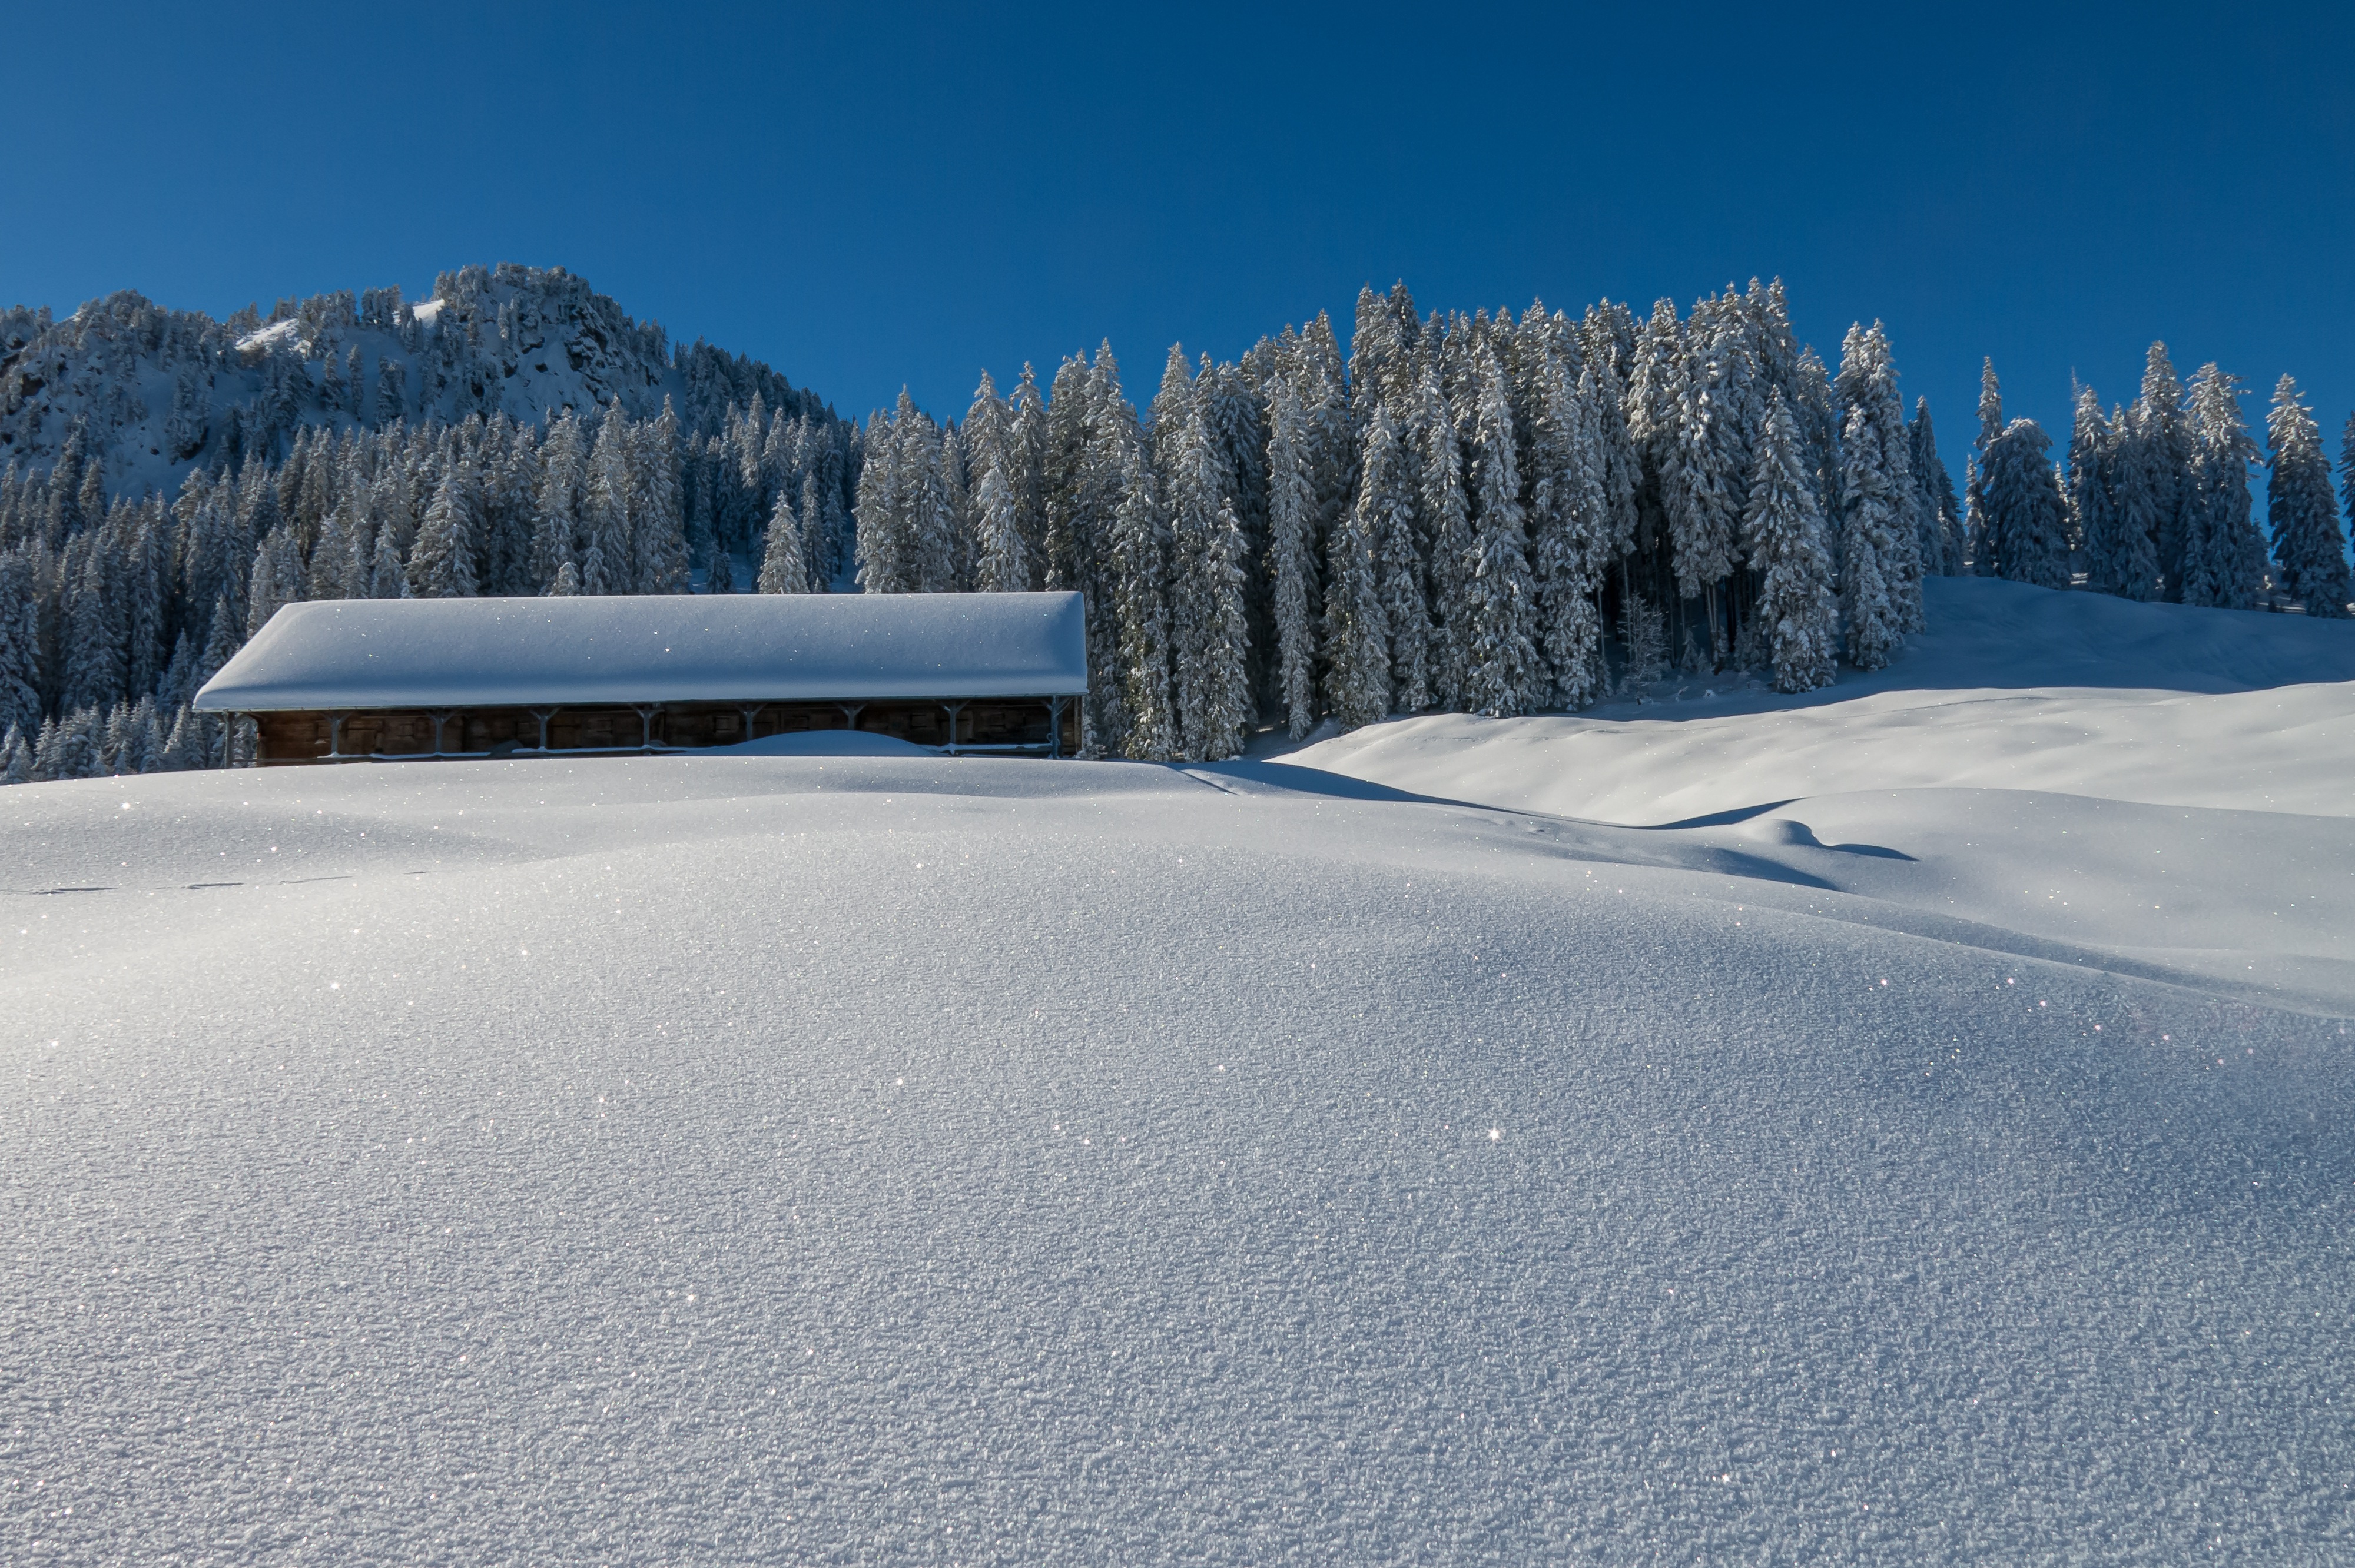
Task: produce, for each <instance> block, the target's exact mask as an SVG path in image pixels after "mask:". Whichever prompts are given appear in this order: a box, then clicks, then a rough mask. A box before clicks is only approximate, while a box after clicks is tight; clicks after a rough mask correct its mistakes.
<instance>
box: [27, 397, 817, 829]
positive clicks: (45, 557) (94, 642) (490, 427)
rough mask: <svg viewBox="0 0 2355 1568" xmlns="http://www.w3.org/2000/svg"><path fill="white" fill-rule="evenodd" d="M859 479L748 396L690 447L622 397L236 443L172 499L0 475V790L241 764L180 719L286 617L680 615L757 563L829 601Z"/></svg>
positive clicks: (43, 477)
mask: <svg viewBox="0 0 2355 1568" xmlns="http://www.w3.org/2000/svg"><path fill="white" fill-rule="evenodd" d="M858 461H859V453H858V432H857V431H856V429H854V428H853V427H850V426H848V425H847V424H845V423H843V422H841V421H839V420H837V419H835V418H832V417H831V415H830V414H827V413H826V412H825V411H824V410H823V409H822V408H821V409H820V410H818V411H817V412H815V414H813V412H812V411H810V410H809V409H808V408H804V407H800V406H798V405H797V406H796V407H795V408H792V409H778V410H775V411H773V412H772V411H770V410H769V409H767V408H765V406H764V404H763V400H762V397H761V396H760V395H759V394H758V393H757V392H756V393H755V394H754V395H753V398H752V404H751V408H743V409H739V408H723V409H722V411H721V415H720V418H719V429H716V430H714V431H712V432H711V433H709V435H697V434H693V433H683V432H682V431H681V429H680V424H679V420H678V418H677V413H676V411H675V409H674V408H672V407H671V405H670V403H669V401H668V400H667V399H666V400H665V401H664V403H663V404H662V406H661V408H660V411H659V412H658V413H657V414H655V416H654V417H653V418H645V419H634V418H632V417H631V416H630V414H629V413H628V412H627V410H626V409H625V408H623V405H622V403H621V401H620V399H619V398H618V397H617V398H616V399H615V400H614V401H613V403H612V404H611V405H610V406H608V407H607V408H605V409H603V410H602V412H600V411H597V410H593V409H592V410H591V411H590V412H588V413H587V414H585V415H584V414H576V413H574V412H573V411H571V410H570V409H567V410H564V411H563V412H561V413H559V414H558V415H557V416H556V417H555V418H552V419H551V420H549V422H548V423H547V424H546V425H544V426H537V425H531V424H524V423H518V422H517V421H515V420H513V419H510V418H507V417H506V415H504V414H496V413H495V414H493V415H492V416H491V417H490V418H487V419H485V418H482V417H480V416H474V415H470V416H468V417H467V418H464V419H463V420H461V421H459V422H457V423H454V424H443V423H439V422H432V423H427V424H423V425H417V426H410V425H407V424H403V423H400V422H399V421H396V422H394V423H393V424H391V425H389V426H387V427H385V428H382V429H376V430H366V429H359V428H357V427H356V426H354V425H350V424H346V425H345V426H344V427H343V428H342V429H340V430H338V429H331V428H328V427H326V426H324V425H322V426H308V425H305V426H298V427H297V429H296V430H295V432H294V434H293V438H292V440H291V442H290V443H289V445H288V447H287V450H286V452H285V456H284V458H283V460H282V461H272V459H271V458H270V456H268V455H267V454H266V453H265V452H264V451H262V450H257V449H255V448H253V447H250V446H249V447H248V448H247V450H246V452H245V455H244V457H243V459H242V461H240V463H239V464H238V465H237V467H236V468H235V469H234V470H231V469H229V468H228V467H226V466H224V467H221V468H218V469H213V468H208V467H202V466H199V467H196V468H193V469H191V470H190V471H188V473H187V476H186V479H185V480H184V481H183V482H182V483H181V485H180V487H179V491H178V493H177V494H176V496H174V497H169V498H167V497H166V496H165V494H163V493H161V492H150V493H147V494H146V495H144V497H141V498H139V499H136V500H133V499H131V498H128V497H121V496H118V497H115V498H113V499H112V500H110V499H109V495H108V485H107V482H106V476H105V472H104V464H103V461H102V460H101V458H99V457H98V456H96V455H93V454H92V453H91V451H90V450H89V443H88V441H87V440H86V438H85V436H84V434H83V432H81V431H80V430H77V431H74V432H72V433H70V434H69V436H68V438H67V439H66V440H65V443H64V447H63V450H62V451H61V452H60V454H59V459H58V461H56V462H55V463H54V464H53V465H52V466H51V467H50V468H49V469H48V471H46V472H35V473H32V474H28V475H20V474H19V473H18V472H17V470H16V466H15V465H14V464H11V465H9V466H8V467H7V468H6V469H5V470H0V731H5V735H4V736H0V778H5V779H6V780H7V781H8V782H20V781H23V780H26V779H72V778H83V777H89V776H91V775H96V774H107V773H128V772H144V771H148V770H152V769H160V768H203V767H212V766H218V765H221V764H222V763H224V762H228V761H231V760H234V759H235V756H234V751H233V747H234V745H235V738H236V737H234V736H231V735H230V734H229V731H228V729H227V728H226V726H223V725H222V724H221V723H220V721H218V720H217V719H214V718H211V717H208V716H207V715H199V714H196V713H193V712H192V711H190V709H189V707H188V703H189V699H190V698H192V697H193V696H194V695H195V694H196V693H197V690H198V689H199V688H200V687H201V686H202V685H203V684H204V683H205V682H206V681H208V680H209V679H210V678H211V677H212V675H213V674H214V673H215V672H217V671H218V670H219V669H220V667H221V666H222V665H223V664H224V663H226V662H228V660H229V657H230V656H231V655H232V654H233V653H235V652H237V650H238V649H239V648H240V647H241V646H242V645H243V644H244V642H245V641H246V639H247V638H248V637H249V636H250V635H251V634H252V633H253V632H255V631H257V630H260V629H261V626H262V625H263V624H264V623H265V622H266V621H268V620H269V619H270V617H271V616H272V614H273V613H274V612H275V611H276V610H277V609H278V608H279V607H280V606H281V605H283V604H287V603H290V602H293V601H295V600H299V599H355V598H406V597H410V596H418V597H442V598H447V597H459V596H472V595H476V594H484V595H524V596H528V595H538V594H543V593H555V594H570V593H684V592H687V591H689V588H690V582H691V574H692V573H693V572H694V571H695V570H696V569H697V568H698V567H700V568H701V569H703V571H704V572H705V573H706V576H707V579H708V585H709V586H710V587H713V588H722V589H725V588H730V587H731V586H733V580H734V577H735V575H736V574H735V563H736V562H739V561H743V562H747V563H749V562H750V561H751V560H752V559H755V558H758V557H760V556H763V555H765V556H766V557H767V558H769V559H770V560H771V561H780V560H784V559H787V558H790V559H791V560H792V561H793V562H794V567H792V569H791V570H790V571H787V570H784V569H782V568H779V569H771V570H770V571H769V574H768V577H767V578H766V579H765V581H764V583H763V586H764V587H767V588H769V589H770V590H771V591H783V592H808V591H822V590H823V589H825V588H826V587H828V586H829V585H830V584H831V583H832V582H833V581H834V579H835V578H836V577H837V576H839V575H841V574H842V573H843V571H844V569H845V566H846V562H845V559H844V557H845V556H846V555H847V546H848V541H847V514H848V500H849V497H850V494H851V488H852V486H853V485H854V484H855V483H856V479H857V472H858ZM787 540H790V541H791V542H792V543H791V547H790V548H788V547H787V546H786V541H787Z"/></svg>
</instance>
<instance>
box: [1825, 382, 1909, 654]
mask: <svg viewBox="0 0 2355 1568" xmlns="http://www.w3.org/2000/svg"><path fill="white" fill-rule="evenodd" d="M1874 435H1875V432H1874V429H1873V427H1872V421H1871V419H1870V417H1869V416H1868V415H1867V414H1866V412H1865V410H1864V409H1862V408H1852V409H1850V410H1849V417H1848V423H1847V425H1846V427H1845V428H1844V429H1842V430H1841V432H1840V500H1841V517H1840V567H1839V602H1840V617H1841V619H1842V620H1844V621H1846V622H1847V625H1848V662H1849V663H1850V664H1852V665H1854V666H1855V667H1856V668H1857V669H1859V670H1879V669H1883V668H1886V667H1887V665H1888V663H1889V661H1890V659H1891V657H1893V656H1894V655H1895V653H1896V651H1897V646H1898V644H1899V643H1900V642H1902V641H1903V640H1904V633H1903V632H1902V630H1901V629H1900V626H1901V623H1900V621H1899V620H1898V611H1897V607H1896V605H1895V604H1894V603H1893V602H1892V600H1891V593H1890V583H1889V574H1890V565H1891V563H1890V561H1889V553H1890V549H1891V527H1892V524H1893V523H1894V521H1895V519H1896V517H1897V515H1898V509H1899V497H1900V492H1898V491H1897V490H1896V489H1895V488H1894V487H1893V485H1892V484H1891V476H1890V474H1889V472H1888V471H1887V469H1886V468H1885V467H1884V466H1883V465H1882V464H1881V461H1880V459H1881V449H1880V444H1879V442H1878V441H1876V440H1874Z"/></svg>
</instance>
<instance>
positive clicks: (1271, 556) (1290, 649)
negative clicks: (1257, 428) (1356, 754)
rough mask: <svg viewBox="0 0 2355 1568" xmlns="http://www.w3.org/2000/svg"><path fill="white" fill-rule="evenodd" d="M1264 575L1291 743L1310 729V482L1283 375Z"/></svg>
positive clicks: (1297, 415) (1303, 435)
mask: <svg viewBox="0 0 2355 1568" xmlns="http://www.w3.org/2000/svg"><path fill="white" fill-rule="evenodd" d="M1269 397H1270V404H1269V411H1268V434H1267V475H1268V480H1267V482H1268V503H1267V534H1268V542H1267V569H1268V577H1269V580H1270V586H1271V588H1272V589H1273V595H1272V598H1273V620H1274V627H1275V651H1276V686H1277V690H1278V691H1279V693H1280V694H1281V700H1282V702H1283V704H1284V718H1285V724H1286V727H1287V729H1288V731H1289V733H1290V734H1291V736H1292V738H1293V739H1295V740H1298V739H1300V738H1301V737H1303V736H1305V735H1307V733H1308V732H1309V730H1310V729H1311V728H1313V727H1314V726H1315V725H1316V609H1315V607H1316V603H1317V600H1318V598H1319V593H1318V588H1319V585H1318V582H1317V573H1316V478H1315V475H1314V474H1313V473H1312V472H1311V471H1310V468H1309V454H1308V438H1307V432H1306V430H1305V428H1304V421H1303V418H1302V414H1301V408H1300V396H1299V394H1298V392H1297V391H1295V389H1294V387H1293V385H1292V382H1291V380H1290V379H1289V378H1288V377H1285V376H1277V377H1276V378H1275V380H1274V382H1273V386H1272V387H1270V389H1269Z"/></svg>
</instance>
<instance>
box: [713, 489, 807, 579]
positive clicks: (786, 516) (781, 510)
mask: <svg viewBox="0 0 2355 1568" xmlns="http://www.w3.org/2000/svg"><path fill="white" fill-rule="evenodd" d="M720 553H721V554H722V555H725V554H726V553H727V552H725V551H722V552H720ZM758 586H759V588H760V591H761V592H762V593H807V592H808V591H809V586H810V575H809V558H808V556H807V553H806V552H805V551H804V549H803V548H802V523H801V519H800V518H798V517H796V516H794V503H793V498H792V497H791V496H790V495H789V494H787V493H785V492H784V491H783V490H779V491H778V492H777V504H776V508H775V510H773V511H772V512H771V513H770V514H769V536H768V542H767V544H766V546H765V547H764V548H763V549H762V552H761V576H760V578H759V582H758Z"/></svg>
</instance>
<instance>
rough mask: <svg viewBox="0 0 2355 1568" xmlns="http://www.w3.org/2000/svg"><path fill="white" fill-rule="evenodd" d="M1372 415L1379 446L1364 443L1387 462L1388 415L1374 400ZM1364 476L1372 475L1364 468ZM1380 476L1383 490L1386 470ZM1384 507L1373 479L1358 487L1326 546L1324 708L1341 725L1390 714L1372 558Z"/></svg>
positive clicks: (1390, 447)
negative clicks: (1346, 512)
mask: <svg viewBox="0 0 2355 1568" xmlns="http://www.w3.org/2000/svg"><path fill="white" fill-rule="evenodd" d="M1373 420H1374V427H1373V428H1374V429H1375V430H1377V431H1379V432H1380V447H1379V448H1377V447H1376V446H1374V444H1373V443H1371V442H1369V445H1368V451H1367V455H1368V457H1369V459H1380V460H1383V461H1386V462H1388V461H1391V460H1392V459H1394V457H1395V453H1396V445H1397V443H1396V439H1395V436H1394V434H1393V433H1392V432H1391V429H1390V417H1389V415H1388V414H1387V413H1385V412H1383V411H1382V410H1381V408H1380V406H1379V405H1377V406H1376V407H1375V409H1374V412H1373ZM1367 477H1368V479H1369V480H1372V479H1374V477H1375V476H1374V474H1373V472H1372V471H1371V469H1370V468H1369V470H1368V474H1367ZM1384 485H1385V488H1387V476H1384ZM1384 510H1385V506H1384V497H1383V494H1382V493H1380V492H1378V491H1377V490H1376V488H1375V486H1374V485H1373V484H1372V483H1368V484H1365V485H1361V486H1359V491H1358V500H1357V504H1356V505H1354V506H1353V507H1351V508H1350V510H1349V512H1348V515H1346V516H1345V517H1343V518H1342V520H1341V524H1340V526H1338V527H1337V528H1336V529H1335V530H1334V531H1333V535H1332V536H1331V538H1329V539H1328V540H1327V545H1326V565H1325V658H1326V672H1325V692H1326V706H1327V708H1328V709H1329V710H1330V711H1331V712H1332V714H1333V716H1334V717H1335V718H1337V719H1338V720H1339V721H1340V723H1341V727H1342V728H1344V729H1357V728H1359V727H1360V726H1365V725H1369V724H1374V723H1377V722H1379V721H1380V719H1382V718H1383V717H1384V716H1385V715H1388V714H1389V712H1390V706H1391V679H1390V674H1391V672H1390V662H1391V661H1390V645H1389V644H1390V637H1389V624H1388V620H1389V618H1388V617H1387V616H1385V615H1384V614H1383V612H1382V597H1381V578H1380V566H1379V564H1378V563H1377V561H1376V558H1375V556H1376V551H1377V549H1378V548H1379V542H1380V538H1381V535H1382V530H1383V524H1384V523H1385V521H1386V519H1385V517H1384V515H1383V514H1384Z"/></svg>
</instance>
